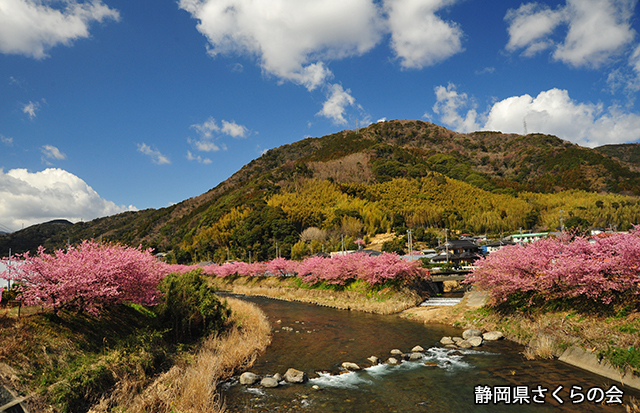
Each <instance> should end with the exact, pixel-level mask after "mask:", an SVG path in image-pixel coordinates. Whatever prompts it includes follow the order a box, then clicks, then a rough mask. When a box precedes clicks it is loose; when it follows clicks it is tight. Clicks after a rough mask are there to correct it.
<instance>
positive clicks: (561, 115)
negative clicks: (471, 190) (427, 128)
mask: <svg viewBox="0 0 640 413" xmlns="http://www.w3.org/2000/svg"><path fill="white" fill-rule="evenodd" d="M436 99H437V103H436V104H435V105H434V107H433V111H434V112H435V113H436V114H438V115H440V121H441V122H442V123H443V124H445V125H447V126H449V127H453V128H455V129H456V130H458V131H460V132H471V131H474V130H479V129H483V130H496V131H502V132H505V133H523V132H524V129H525V124H526V129H527V132H528V133H545V134H550V135H555V136H558V137H559V138H561V139H565V140H568V141H571V142H573V143H577V144H579V145H581V146H587V147H595V146H600V145H606V144H612V143H625V142H634V141H637V140H639V139H640V115H638V114H635V113H631V112H628V111H625V110H623V109H622V108H621V107H619V106H615V105H613V106H610V107H608V108H604V107H603V105H602V104H594V103H580V102H576V101H574V100H572V99H571V98H570V97H569V92H567V91H566V90H561V89H556V88H554V89H550V90H547V91H543V92H540V93H539V94H538V96H536V97H535V98H534V97H532V96H530V95H522V96H512V97H509V98H507V99H503V100H501V101H499V102H495V103H494V104H493V105H492V107H491V109H490V110H489V111H488V113H486V114H478V113H477V112H476V110H475V108H473V107H472V108H471V109H469V110H467V112H466V113H464V111H465V110H466V108H467V107H468V106H469V100H470V99H469V98H468V97H467V95H466V94H464V93H462V94H459V93H458V92H457V91H456V89H455V85H452V84H449V85H448V87H447V88H445V87H443V86H438V87H436ZM425 116H428V114H425ZM482 123H484V126H481V125H482Z"/></svg>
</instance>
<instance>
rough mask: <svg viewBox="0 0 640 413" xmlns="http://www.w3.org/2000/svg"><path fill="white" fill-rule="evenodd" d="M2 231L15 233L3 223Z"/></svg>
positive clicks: (0, 225) (1, 225)
mask: <svg viewBox="0 0 640 413" xmlns="http://www.w3.org/2000/svg"><path fill="white" fill-rule="evenodd" d="M0 231H2V232H15V231H14V230H12V229H11V228H9V227H8V226H6V225H3V224H2V223H0Z"/></svg>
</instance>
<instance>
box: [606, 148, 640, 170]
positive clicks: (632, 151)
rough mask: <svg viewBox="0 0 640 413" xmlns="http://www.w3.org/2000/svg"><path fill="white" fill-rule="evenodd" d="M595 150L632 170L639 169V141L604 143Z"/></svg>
mask: <svg viewBox="0 0 640 413" xmlns="http://www.w3.org/2000/svg"><path fill="white" fill-rule="evenodd" d="M595 150H596V151H598V152H601V153H604V154H605V155H608V156H610V157H611V158H614V159H617V160H619V161H621V162H623V163H624V164H626V165H628V166H629V169H631V170H633V171H640V143H623V144H620V145H604V146H599V147H597V148H595Z"/></svg>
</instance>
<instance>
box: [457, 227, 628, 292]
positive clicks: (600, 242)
mask: <svg viewBox="0 0 640 413" xmlns="http://www.w3.org/2000/svg"><path fill="white" fill-rule="evenodd" d="M467 282H473V283H476V284H477V285H478V286H479V287H480V288H485V289H487V290H489V291H490V293H491V297H492V299H493V300H494V302H496V303H500V302H504V301H506V300H507V299H508V297H509V296H510V295H512V294H515V293H520V292H525V293H533V294H534V295H537V296H539V297H543V298H545V299H547V300H552V299H559V298H567V297H577V296H586V297H588V298H591V299H597V300H601V301H602V302H604V303H610V302H611V300H612V299H613V298H614V297H615V296H616V295H617V294H619V293H629V292H630V293H633V294H640V230H638V228H636V229H634V230H632V231H631V232H630V233H616V234H612V235H610V236H606V237H596V238H592V239H589V238H585V237H575V238H573V239H571V237H569V236H565V237H559V238H548V239H543V240H539V241H536V242H533V243H531V244H529V245H527V246H521V245H511V246H506V247H504V248H502V249H500V250H499V251H496V252H494V253H492V254H491V255H489V256H488V257H486V258H482V259H480V260H478V261H476V263H475V269H474V270H473V272H472V274H471V275H470V277H468V278H467Z"/></svg>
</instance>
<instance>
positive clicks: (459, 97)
mask: <svg viewBox="0 0 640 413" xmlns="http://www.w3.org/2000/svg"><path fill="white" fill-rule="evenodd" d="M435 93H436V103H435V105H433V108H432V110H433V112H434V113H435V114H436V115H440V121H441V122H442V123H444V124H445V125H446V126H448V127H450V128H453V129H454V130H456V131H458V132H472V131H475V130H478V129H479V128H480V125H479V124H478V123H477V122H478V121H477V118H478V114H477V112H476V109H475V105H474V104H473V103H470V101H469V98H468V97H467V94H466V93H460V94H459V93H458V92H457V91H456V86H455V85H454V84H452V83H449V84H448V85H447V87H446V88H445V87H444V86H436V88H435ZM469 106H470V107H471V109H469V110H468V111H467V113H466V114H465V115H464V116H463V115H461V114H460V112H461V111H462V110H463V109H464V108H466V107H469Z"/></svg>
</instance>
